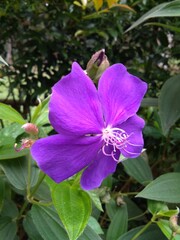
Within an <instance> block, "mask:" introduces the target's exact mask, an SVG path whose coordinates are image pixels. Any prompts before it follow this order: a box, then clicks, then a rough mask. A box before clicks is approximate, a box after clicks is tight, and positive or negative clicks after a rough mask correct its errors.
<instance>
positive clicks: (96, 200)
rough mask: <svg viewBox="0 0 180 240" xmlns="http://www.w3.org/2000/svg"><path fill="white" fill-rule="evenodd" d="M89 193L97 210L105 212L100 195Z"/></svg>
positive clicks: (93, 192)
mask: <svg viewBox="0 0 180 240" xmlns="http://www.w3.org/2000/svg"><path fill="white" fill-rule="evenodd" d="M87 193H88V194H89V196H90V198H91V200H92V201H93V203H94V205H95V206H96V207H97V209H99V210H100V211H101V212H103V209H102V204H101V201H100V198H99V196H98V194H97V193H96V192H95V191H88V192H87Z"/></svg>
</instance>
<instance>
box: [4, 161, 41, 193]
mask: <svg viewBox="0 0 180 240" xmlns="http://www.w3.org/2000/svg"><path fill="white" fill-rule="evenodd" d="M0 166H1V168H2V169H3V171H4V173H5V175H6V177H7V179H8V180H9V182H10V183H11V184H12V185H13V186H14V187H15V188H17V189H20V190H25V189H26V187H27V181H28V159H27V158H26V157H21V158H16V159H13V160H4V161H1V162H0ZM38 176H39V169H38V168H37V167H36V166H35V164H34V162H33V161H32V168H31V187H33V186H34V185H35V184H36V182H37V180H38Z"/></svg>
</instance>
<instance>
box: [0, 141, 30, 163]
mask: <svg viewBox="0 0 180 240" xmlns="http://www.w3.org/2000/svg"><path fill="white" fill-rule="evenodd" d="M27 154H28V150H27V149H24V150H22V151H20V152H16V151H15V150H14V143H13V144H7V145H3V146H0V160H6V159H17V158H19V157H23V156H25V155H27ZM14 161H16V160H14Z"/></svg>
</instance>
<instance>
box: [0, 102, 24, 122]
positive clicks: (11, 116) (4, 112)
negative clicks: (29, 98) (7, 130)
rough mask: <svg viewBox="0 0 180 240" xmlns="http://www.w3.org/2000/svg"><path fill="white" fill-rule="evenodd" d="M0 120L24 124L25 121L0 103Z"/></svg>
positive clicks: (7, 106)
mask: <svg viewBox="0 0 180 240" xmlns="http://www.w3.org/2000/svg"><path fill="white" fill-rule="evenodd" d="M0 119H2V120H8V121H10V122H17V123H20V124H25V123H26V121H25V120H24V118H23V117H22V116H21V114H20V113H18V112H17V111H16V110H15V109H14V108H12V107H11V106H9V105H6V104H4V103H0Z"/></svg>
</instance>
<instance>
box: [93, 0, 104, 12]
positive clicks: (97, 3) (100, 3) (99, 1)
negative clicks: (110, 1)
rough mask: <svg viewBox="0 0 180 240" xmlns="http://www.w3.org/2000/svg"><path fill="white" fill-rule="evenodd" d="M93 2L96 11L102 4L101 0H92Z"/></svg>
mask: <svg viewBox="0 0 180 240" xmlns="http://www.w3.org/2000/svg"><path fill="white" fill-rule="evenodd" d="M93 2H94V7H95V9H96V11H98V10H99V9H100V8H101V7H102V5H103V0H93Z"/></svg>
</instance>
